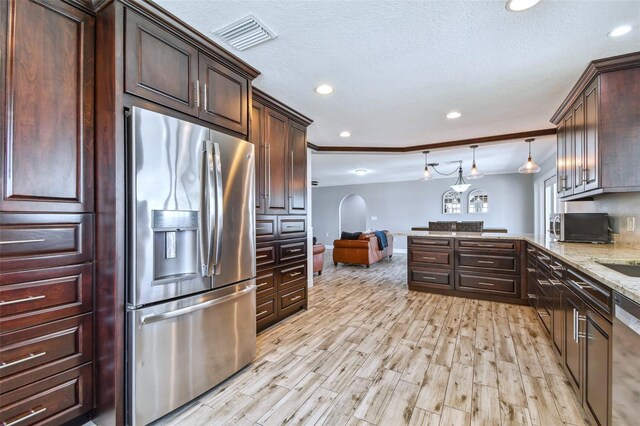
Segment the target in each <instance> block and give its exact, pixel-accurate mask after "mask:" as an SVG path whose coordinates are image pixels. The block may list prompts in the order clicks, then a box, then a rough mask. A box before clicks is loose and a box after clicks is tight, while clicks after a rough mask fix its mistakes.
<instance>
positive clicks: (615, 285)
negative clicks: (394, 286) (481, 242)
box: [392, 231, 640, 303]
mask: <svg viewBox="0 0 640 426" xmlns="http://www.w3.org/2000/svg"><path fill="white" fill-rule="evenodd" d="M392 234H393V235H394V236H407V237H408V236H413V237H442V238H451V237H456V238H480V239H506V240H514V239H515V240H524V241H527V242H529V243H532V244H533V245H535V246H538V247H540V248H542V249H545V250H547V251H548V252H550V253H551V254H553V255H555V256H556V257H558V258H559V259H560V260H562V261H564V262H565V263H566V264H567V265H569V266H571V267H573V268H575V269H577V270H579V271H581V272H584V273H585V274H587V275H589V276H590V277H592V278H593V279H595V280H598V281H600V282H601V283H602V284H605V285H607V286H609V287H610V288H611V289H613V290H615V291H617V292H618V293H621V294H623V295H625V296H627V297H628V298H629V299H631V300H633V301H634V302H636V303H640V278H635V277H628V276H626V275H624V274H622V273H620V272H617V271H614V270H613V269H609V268H607V267H606V266H604V265H600V264H599V263H597V262H596V260H600V261H603V260H604V261H608V263H619V262H616V261H620V260H636V261H640V249H638V248H634V247H630V246H624V245H618V244H588V243H559V242H556V241H553V240H552V239H550V238H547V237H545V236H544V235H533V234H491V233H482V234H480V233H474V232H428V231H410V232H392Z"/></svg>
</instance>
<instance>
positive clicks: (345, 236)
mask: <svg viewBox="0 0 640 426" xmlns="http://www.w3.org/2000/svg"><path fill="white" fill-rule="evenodd" d="M361 235H362V232H344V231H342V234H341V235H340V239H341V240H359V239H360V236H361Z"/></svg>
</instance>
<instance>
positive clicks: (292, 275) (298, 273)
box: [289, 272, 302, 277]
mask: <svg viewBox="0 0 640 426" xmlns="http://www.w3.org/2000/svg"><path fill="white" fill-rule="evenodd" d="M300 274H302V272H293V273H291V274H289V276H290V277H297V276H298V275H300Z"/></svg>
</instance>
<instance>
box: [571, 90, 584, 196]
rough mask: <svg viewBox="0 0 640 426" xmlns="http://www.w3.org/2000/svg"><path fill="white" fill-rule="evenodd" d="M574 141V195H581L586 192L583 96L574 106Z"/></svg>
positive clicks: (572, 131)
mask: <svg viewBox="0 0 640 426" xmlns="http://www.w3.org/2000/svg"><path fill="white" fill-rule="evenodd" d="M571 134H572V139H573V147H574V153H573V168H572V174H573V193H574V194H579V193H581V192H583V191H584V180H585V179H584V178H585V176H584V170H585V166H584V102H583V98H582V96H580V97H578V100H576V102H575V103H574V104H573V128H572V129H571Z"/></svg>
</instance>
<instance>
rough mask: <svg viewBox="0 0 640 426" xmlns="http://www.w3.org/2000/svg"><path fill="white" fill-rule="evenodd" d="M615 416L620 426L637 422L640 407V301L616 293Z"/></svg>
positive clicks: (614, 338)
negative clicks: (638, 302)
mask: <svg viewBox="0 0 640 426" xmlns="http://www.w3.org/2000/svg"><path fill="white" fill-rule="evenodd" d="M613 303H614V308H615V315H614V317H613V361H612V372H611V388H612V396H611V401H612V418H613V424H614V425H616V426H623V425H637V424H638V408H639V407H640V358H638V355H639V354H640V304H637V303H635V302H633V301H632V300H629V299H628V298H626V297H625V296H623V295H621V294H620V293H616V292H614V293H613Z"/></svg>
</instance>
